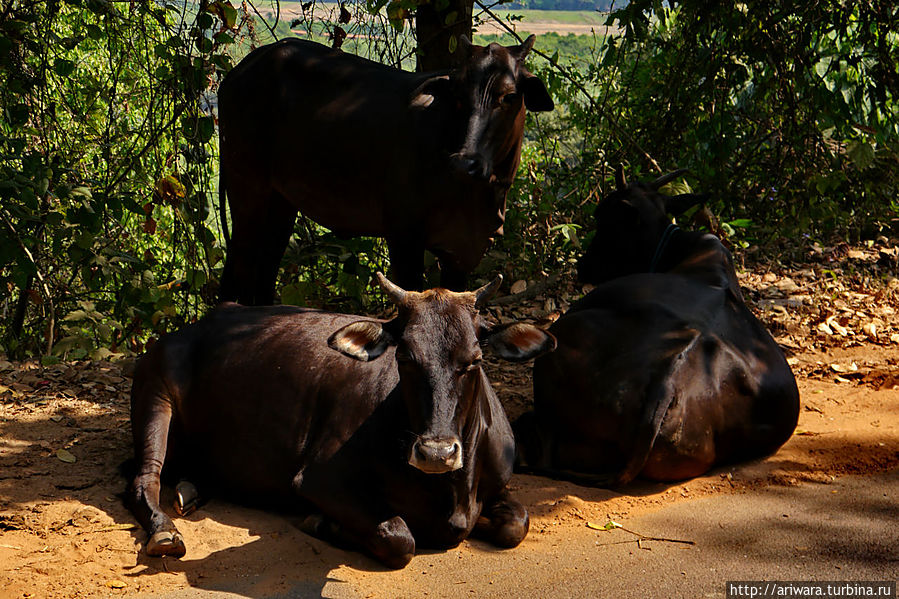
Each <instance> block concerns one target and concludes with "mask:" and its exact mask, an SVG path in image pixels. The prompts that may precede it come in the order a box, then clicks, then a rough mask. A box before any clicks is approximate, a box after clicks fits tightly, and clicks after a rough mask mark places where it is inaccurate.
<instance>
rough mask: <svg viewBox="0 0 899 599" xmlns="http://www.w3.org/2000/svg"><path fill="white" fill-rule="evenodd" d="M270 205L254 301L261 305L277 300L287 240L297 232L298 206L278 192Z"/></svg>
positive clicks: (258, 254) (261, 240) (261, 237)
mask: <svg viewBox="0 0 899 599" xmlns="http://www.w3.org/2000/svg"><path fill="white" fill-rule="evenodd" d="M266 206H267V207H268V212H267V213H266V215H265V221H264V223H263V225H262V227H263V229H262V233H261V234H260V235H259V236H258V239H259V246H258V247H257V248H256V265H257V268H256V272H255V274H254V276H255V280H254V283H253V304H254V305H258V306H267V305H270V304H272V303H273V302H274V299H275V283H276V282H277V279H278V268H279V267H280V265H281V258H282V257H283V256H284V250H285V249H286V248H287V242H288V241H290V237H291V235H293V226H294V223H295V222H296V218H297V209H296V208H294V207H293V206H292V205H291V204H290V203H289V202H288V201H287V200H286V199H284V197H283V196H282V195H281V194H279V193H277V192H272V194H271V197H270V198H269V200H268V202H266Z"/></svg>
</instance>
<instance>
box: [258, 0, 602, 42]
mask: <svg viewBox="0 0 899 599" xmlns="http://www.w3.org/2000/svg"><path fill="white" fill-rule="evenodd" d="M337 10H338V5H337V4H336V3H334V4H332V3H324V4H323V3H317V4H316V6H315V15H314V16H315V20H316V21H318V20H321V19H323V18H324V19H328V18H330V19H335V18H336V16H337ZM261 12H262V14H263V15H264V16H266V17H273V16H274V14H273V13H272V12H271V11H268V10H263V11H261ZM493 12H494V14H496V15H497V16H499V17H501V18H503V19H507V17H508V15H520V16H521V17H522V19H521V20H520V21H514V22H510V23H509V24H510V26H511V27H512V28H513V29H515V31H517V32H519V33H536V34H538V35H539V34H541V33H549V32H555V33H559V34H562V35H565V34H568V33H574V34H576V35H589V34H591V33H592V32H594V31H595V32H596V33H597V34H600V35H603V34H605V33H606V31H607V28H606V27H605V25H603V23H605V20H606V14H605V13H600V12H598V11H587V10H570V11H569V10H512V9H502V8H497V9H495V10H494V11H493ZM303 16H304V15H303V9H302V6H301V3H300V2H281V14H280V17H281V20H282V21H288V22H289V21H290V20H292V19H299V18H302V17H303ZM354 17H357V15H354ZM484 17H487V16H486V15H484ZM357 18H358V17H357ZM488 18H489V17H488ZM504 31H505V30H504V29H503V28H502V27H500V26H499V25H498V24H496V23H494V22H487V23H482V24H481V25H480V26H479V27H478V28H477V31H476V33H479V34H482V35H484V34H491V33H503V32H504Z"/></svg>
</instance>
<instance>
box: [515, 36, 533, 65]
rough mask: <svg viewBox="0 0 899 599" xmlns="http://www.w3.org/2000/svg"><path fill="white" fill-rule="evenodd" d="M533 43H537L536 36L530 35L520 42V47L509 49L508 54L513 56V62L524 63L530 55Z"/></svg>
mask: <svg viewBox="0 0 899 599" xmlns="http://www.w3.org/2000/svg"><path fill="white" fill-rule="evenodd" d="M535 41H537V36H536V35H534V34H533V33H532V34H531V35H529V36H528V38H527V39H526V40H524V41H523V42H521V45H519V46H512V47H511V48H509V53H510V54H511V55H512V56H514V57H515V60H517V61H518V62H524V59H525V58H527V57H528V54H530V53H531V49H533V47H534V42H535Z"/></svg>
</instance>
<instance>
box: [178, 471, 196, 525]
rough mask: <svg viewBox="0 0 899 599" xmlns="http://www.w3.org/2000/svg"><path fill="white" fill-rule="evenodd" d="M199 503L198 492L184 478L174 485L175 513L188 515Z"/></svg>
mask: <svg viewBox="0 0 899 599" xmlns="http://www.w3.org/2000/svg"><path fill="white" fill-rule="evenodd" d="M199 505H200V493H199V491H197V488H196V487H195V486H194V485H193V483H190V482H188V481H186V480H182V481H181V482H180V483H178V484H177V485H176V486H175V506H174V507H175V513H176V514H178V515H179V516H189V515H190V514H192V513H194V512H195V511H196V509H197V507H198V506H199Z"/></svg>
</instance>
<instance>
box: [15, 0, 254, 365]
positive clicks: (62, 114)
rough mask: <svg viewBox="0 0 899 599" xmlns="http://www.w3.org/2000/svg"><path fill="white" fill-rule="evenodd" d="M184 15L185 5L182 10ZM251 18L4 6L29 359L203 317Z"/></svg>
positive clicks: (212, 8)
mask: <svg viewBox="0 0 899 599" xmlns="http://www.w3.org/2000/svg"><path fill="white" fill-rule="evenodd" d="M182 9H183V7H182ZM237 19H238V13H237V11H236V10H235V9H234V8H233V7H232V6H231V5H230V4H229V3H228V2H226V1H225V0H219V1H217V2H215V3H214V4H210V5H205V8H204V9H203V10H200V11H197V12H195V13H192V14H186V13H184V12H179V11H178V9H177V7H176V6H175V5H173V4H169V5H166V6H162V5H157V4H155V3H135V4H132V5H130V6H129V5H122V4H111V3H105V2H97V1H96V0H53V1H50V2H37V3H30V4H29V3H25V4H13V5H12V6H10V7H9V8H8V9H5V10H4V11H3V12H2V13H0V63H2V71H0V72H2V74H0V156H2V161H0V199H2V204H0V230H2V234H0V287H2V289H3V290H4V293H3V294H2V297H3V300H2V304H0V310H2V312H3V314H4V316H5V317H4V318H3V319H2V320H3V323H4V324H3V325H0V339H2V344H3V346H4V348H5V349H6V350H7V351H8V352H10V353H12V354H13V355H18V356H23V355H27V354H30V353H34V352H38V351H41V352H43V353H45V354H51V355H53V356H60V357H70V358H71V357H74V358H78V357H85V356H87V355H93V356H94V357H97V356H100V355H105V354H107V353H108V352H109V349H107V350H106V352H105V353H104V352H100V353H97V348H101V347H102V348H110V349H111V351H113V352H118V351H122V350H127V349H139V348H140V345H141V343H142V342H143V341H144V340H145V339H146V337H147V335H148V334H150V333H151V332H154V331H162V330H165V329H167V328H169V327H170V326H173V325H177V324H178V323H181V322H184V321H185V320H189V319H192V318H194V317H195V316H196V315H197V313H198V310H199V307H200V305H201V302H202V299H201V298H204V297H205V298H208V297H210V289H209V288H208V286H207V283H208V282H209V280H210V279H211V278H213V277H214V272H215V269H216V268H220V265H221V260H222V257H223V252H222V249H221V247H220V245H219V243H218V241H217V240H216V234H215V232H214V231H215V227H213V226H212V224H211V223H210V222H208V217H209V195H210V193H211V191H212V189H211V185H210V180H209V179H210V177H209V175H210V167H211V165H212V159H213V146H214V137H215V136H214V132H215V129H214V122H213V119H212V117H211V116H210V115H208V114H206V113H205V112H204V104H203V102H204V95H203V94H204V92H205V90H206V89H207V88H208V87H209V83H210V81H211V80H215V78H216V77H217V74H218V73H221V72H222V71H224V70H227V69H228V68H230V66H231V59H230V57H229V56H228V55H227V54H226V53H225V52H224V51H223V50H224V48H225V47H227V46H228V45H230V44H231V43H232V42H233V37H232V33H233V29H234V28H235V27H236V24H237Z"/></svg>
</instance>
